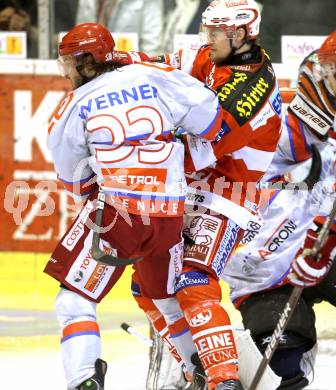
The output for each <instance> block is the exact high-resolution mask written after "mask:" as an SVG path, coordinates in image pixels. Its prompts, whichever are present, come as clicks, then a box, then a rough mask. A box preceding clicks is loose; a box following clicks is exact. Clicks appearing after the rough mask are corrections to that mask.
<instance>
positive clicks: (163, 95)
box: [45, 23, 222, 390]
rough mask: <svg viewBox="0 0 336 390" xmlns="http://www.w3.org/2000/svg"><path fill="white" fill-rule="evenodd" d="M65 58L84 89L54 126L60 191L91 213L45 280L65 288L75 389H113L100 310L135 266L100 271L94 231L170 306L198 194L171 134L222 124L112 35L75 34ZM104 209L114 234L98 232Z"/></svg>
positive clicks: (202, 99) (61, 306) (62, 307)
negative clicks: (190, 203)
mask: <svg viewBox="0 0 336 390" xmlns="http://www.w3.org/2000/svg"><path fill="white" fill-rule="evenodd" d="M59 54H60V65H61V67H62V69H63V73H64V75H65V77H67V78H68V79H69V80H70V81H71V83H72V86H73V89H74V90H73V91H72V92H71V93H70V94H69V95H68V96H67V97H66V98H65V99H64V101H63V102H62V103H61V104H60V106H59V107H58V109H57V111H56V113H55V114H54V116H53V118H52V120H51V123H50V126H49V134H48V147H49V149H50V151H51V154H52V157H53V160H54V165H55V169H56V171H57V173H58V177H59V180H60V181H61V182H62V183H63V184H64V186H65V188H66V189H67V190H68V191H69V193H70V194H71V195H73V196H74V197H76V196H77V197H80V198H81V199H84V200H86V202H85V204H84V206H83V208H82V210H81V212H80V213H79V215H78V216H77V218H76V219H75V220H74V222H73V223H72V225H71V226H70V227H69V229H68V230H67V232H66V233H65V235H64V237H62V239H61V240H60V242H59V244H58V245H57V247H56V249H55V251H54V252H53V254H52V255H51V258H50V260H49V262H48V264H47V266H46V268H45V272H46V273H47V274H49V275H50V276H52V277H53V278H55V279H56V280H58V281H59V282H60V283H61V290H60V292H59V294H58V295H57V298H56V314H57V318H58V320H59V323H60V326H61V330H62V339H61V350H62V359H63V363H64V370H65V376H66V381H67V386H68V388H69V389H78V390H88V389H90V390H101V389H103V388H104V376H105V373H106V368H107V365H106V363H105V362H104V361H103V360H101V359H100V353H101V342H100V333H99V326H98V324H97V320H96V304H97V303H98V302H100V301H101V300H102V299H103V298H104V297H105V296H106V294H107V293H108V292H109V291H110V290H111V288H112V287H113V286H114V284H115V283H116V282H117V281H118V279H119V278H120V276H121V275H122V273H123V270H124V266H110V265H106V264H104V263H101V262H97V261H96V260H95V256H94V255H93V252H94V251H93V250H91V247H92V237H93V228H95V229H100V238H101V239H100V247H99V248H98V249H99V250H100V251H104V252H105V253H107V254H110V256H112V255H113V256H114V257H113V258H114V261H115V260H116V259H118V262H119V263H121V264H125V261H124V260H125V259H136V258H142V261H140V262H139V263H136V264H135V265H134V268H135V271H136V276H137V280H138V283H139V286H140V287H141V290H142V293H143V294H144V295H145V296H147V297H149V298H151V299H156V300H157V301H158V302H160V300H164V299H166V298H168V297H169V296H171V295H172V294H173V293H174V285H173V282H174V280H175V277H176V276H177V275H178V273H179V270H180V269H181V267H182V247H183V242H182V238H181V229H182V221H183V209H184V199H185V194H186V181H185V176H184V165H183V161H184V146H183V144H181V143H180V142H174V141H172V139H171V136H170V135H171V131H172V130H173V129H176V128H178V127H183V128H184V129H185V130H186V131H187V132H190V133H191V134H194V135H195V136H196V135H199V136H202V137H203V138H202V139H203V140H204V141H205V140H206V139H211V140H213V139H215V137H216V135H217V134H218V132H219V131H220V128H221V123H222V116H221V108H220V105H219V103H218V99H217V97H216V95H215V93H214V92H213V91H211V90H210V89H209V88H205V87H204V85H203V84H202V83H200V82H197V81H196V80H195V79H194V78H193V77H191V76H189V75H187V74H184V73H183V72H180V71H178V70H176V69H174V68H172V67H169V66H167V65H163V64H161V65H153V64H149V63H141V64H140V63H136V61H135V63H134V64H133V62H134V61H133V58H135V59H139V60H140V59H141V58H140V57H141V56H142V55H141V54H128V53H120V52H116V51H114V40H113V38H112V36H111V34H110V32H109V31H108V30H107V29H106V28H105V27H104V26H102V25H99V24H94V23H87V24H83V25H79V26H76V27H75V28H73V29H72V30H71V31H70V32H69V33H67V34H66V35H65V36H64V37H63V39H62V41H61V43H60V46H59ZM142 57H143V56H142ZM130 63H131V65H129V66H123V65H125V64H126V65H127V64H130ZM185 91H188V92H189V96H186V94H185ZM98 186H99V187H100V189H99V197H98V201H97V195H98ZM103 194H105V202H102V195H103ZM101 203H103V207H104V211H103V217H102V226H96V227H95V225H94V223H93V221H94V220H95V219H94V217H95V215H96V211H95V209H96V207H97V208H99V207H101ZM116 256H118V257H116ZM122 259H124V260H122ZM121 260H122V261H121ZM119 265H120V264H119ZM154 281H155V283H154ZM169 313H170V314H171V313H172V311H171V310H170V312H169ZM163 314H166V313H165V312H163ZM172 314H174V313H172Z"/></svg>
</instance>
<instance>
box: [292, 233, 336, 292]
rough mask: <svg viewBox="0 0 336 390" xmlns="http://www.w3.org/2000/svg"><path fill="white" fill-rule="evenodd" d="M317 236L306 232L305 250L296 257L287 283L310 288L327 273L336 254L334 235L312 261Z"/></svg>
mask: <svg viewBox="0 0 336 390" xmlns="http://www.w3.org/2000/svg"><path fill="white" fill-rule="evenodd" d="M317 236H318V234H317V233H316V232H314V231H312V230H308V233H307V237H306V241H305V249H304V250H303V251H302V252H301V253H299V255H297V256H296V258H295V259H294V260H293V262H292V266H291V271H290V273H289V274H288V276H287V277H288V279H289V282H290V283H291V284H292V285H294V286H297V287H312V286H315V285H316V284H318V283H320V282H321V280H322V279H323V278H324V277H325V276H326V275H327V273H328V272H329V270H330V268H331V266H332V263H333V259H334V257H335V254H336V235H335V234H331V235H330V236H329V237H328V239H327V241H326V243H325V244H324V245H323V247H322V248H321V250H320V252H319V253H318V255H317V258H316V259H314V258H312V257H311V252H312V248H313V246H314V243H315V241H316V238H317Z"/></svg>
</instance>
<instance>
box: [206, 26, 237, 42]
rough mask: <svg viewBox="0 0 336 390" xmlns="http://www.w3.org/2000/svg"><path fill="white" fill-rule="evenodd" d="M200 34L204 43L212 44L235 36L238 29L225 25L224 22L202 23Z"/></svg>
mask: <svg viewBox="0 0 336 390" xmlns="http://www.w3.org/2000/svg"><path fill="white" fill-rule="evenodd" d="M199 35H200V39H201V42H202V43H203V44H211V43H214V42H219V41H223V40H228V39H233V38H235V36H236V30H235V28H234V27H232V26H225V25H224V24H221V25H218V26H208V25H205V24H201V27H200V32H199Z"/></svg>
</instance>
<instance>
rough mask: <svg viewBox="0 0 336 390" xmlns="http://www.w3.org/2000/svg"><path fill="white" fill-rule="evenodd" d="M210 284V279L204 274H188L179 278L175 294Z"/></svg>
mask: <svg viewBox="0 0 336 390" xmlns="http://www.w3.org/2000/svg"><path fill="white" fill-rule="evenodd" d="M208 284H209V278H208V276H207V275H205V274H203V273H202V272H186V273H183V274H182V275H180V276H179V277H178V278H177V282H176V285H175V292H178V291H180V290H182V289H183V288H187V287H192V286H206V285H208Z"/></svg>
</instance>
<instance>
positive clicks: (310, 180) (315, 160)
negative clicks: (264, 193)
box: [261, 144, 322, 191]
mask: <svg viewBox="0 0 336 390" xmlns="http://www.w3.org/2000/svg"><path fill="white" fill-rule="evenodd" d="M311 155H312V163H311V167H310V170H309V173H308V175H307V177H306V178H305V179H304V180H303V181H301V182H297V183H289V182H284V183H265V182H264V183H262V184H261V185H262V188H266V189H269V190H292V191H294V190H306V191H309V190H312V189H313V188H314V185H315V184H316V183H317V182H318V181H319V178H320V175H321V171H322V160H321V155H320V152H319V151H318V149H317V147H316V145H315V144H312V145H311Z"/></svg>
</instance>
